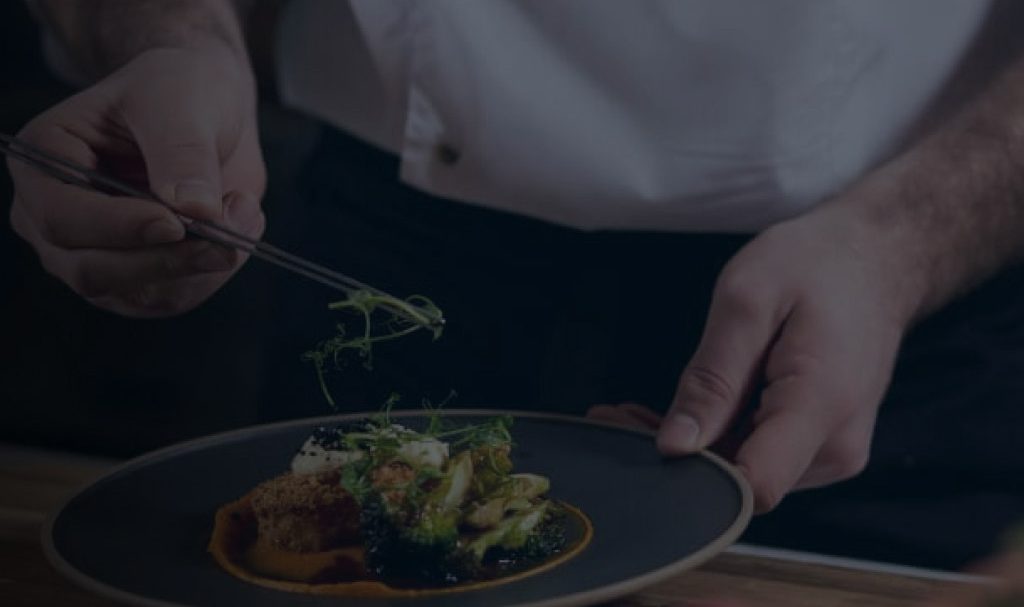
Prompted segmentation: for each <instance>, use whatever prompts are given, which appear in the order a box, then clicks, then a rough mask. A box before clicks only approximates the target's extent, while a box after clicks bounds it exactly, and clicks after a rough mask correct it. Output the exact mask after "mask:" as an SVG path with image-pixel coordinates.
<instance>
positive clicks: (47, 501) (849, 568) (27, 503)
mask: <svg viewBox="0 0 1024 607" xmlns="http://www.w3.org/2000/svg"><path fill="white" fill-rule="evenodd" d="M115 464H116V462H114V461H112V460H105V459H100V458H95V457H88V456H83V455H77V454H69V453H57V452H52V451H42V450H38V449H32V448H26V447H18V446H14V445H6V444H0V605H5V606H14V605H62V606H65V607H100V606H109V605H113V603H112V602H111V601H109V600H106V599H103V598H100V597H96V596H93V595H91V594H89V593H87V592H85V591H83V590H79V589H78V588H77V587H75V586H74V585H72V584H71V583H70V582H67V581H65V580H64V579H63V578H61V577H60V576H59V575H58V574H57V573H56V571H54V570H53V568H52V567H50V565H49V563H47V562H46V559H45V558H44V557H43V553H42V549H41V547H40V543H39V533H40V526H41V524H42V523H43V521H44V520H45V518H46V516H47V514H48V513H49V512H51V511H52V510H53V509H54V508H56V507H57V506H59V504H60V503H61V502H62V501H63V500H64V499H65V498H66V497H68V496H69V495H70V494H71V493H72V492H74V491H75V490H76V489H78V488H79V487H81V486H83V485H85V484H87V483H89V482H90V481H91V480H93V479H95V478H97V477H98V476H99V475H101V474H103V473H104V472H106V471H107V470H109V469H110V468H111V467H112V466H113V465H115ZM977 583H983V580H982V579H980V578H976V577H971V576H965V575H959V574H946V573H941V572H934V571H927V570H920V569H912V568H904V567H894V566H890V565H883V564H880V563H867V562H863V561H851V560H847V559H835V558H830V557H825V556H822V555H814V554H806V553H796V552H789V551H777V550H770V549H763V548H758V547H753V546H744V545H737V546H734V547H732V548H731V549H730V550H729V551H727V552H725V553H723V554H721V555H719V556H717V557H716V558H714V559H712V560H711V561H709V562H708V563H706V564H704V565H703V566H702V567H700V568H699V569H696V570H694V571H690V572H687V573H684V574H682V575H679V576H678V577H676V578H674V579H671V580H669V581H667V582H665V583H662V584H660V585H658V586H654V587H652V588H649V589H647V590H645V591H643V592H641V593H639V594H637V595H635V596H632V597H629V598H628V599H625V600H622V601H619V602H618V603H616V604H615V606H614V607H662V606H669V605H676V604H685V603H686V602H688V601H693V600H698V599H708V598H720V597H723V596H727V597H730V598H736V599H740V600H742V601H744V602H746V603H748V604H750V605H754V606H758V607H761V606H768V605H771V606H775V605H778V606H780V607H781V606H785V607H804V606H806V607H848V606H854V605H856V606H864V605H872V606H879V607H897V606H906V605H914V604H916V603H917V601H919V600H921V598H922V597H924V596H927V595H930V594H933V593H936V592H944V591H947V590H950V589H951V587H953V586H959V585H964V584H977Z"/></svg>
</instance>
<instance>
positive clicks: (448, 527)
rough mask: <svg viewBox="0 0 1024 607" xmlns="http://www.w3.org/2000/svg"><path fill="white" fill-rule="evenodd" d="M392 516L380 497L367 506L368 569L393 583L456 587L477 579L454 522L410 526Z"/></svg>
mask: <svg viewBox="0 0 1024 607" xmlns="http://www.w3.org/2000/svg"><path fill="white" fill-rule="evenodd" d="M401 519H402V517H401V516H400V515H396V513H392V512H390V510H389V509H388V507H387V506H386V505H385V503H384V500H383V499H381V497H380V495H373V496H371V497H369V498H368V499H367V500H366V502H364V504H363V507H362V514H361V523H362V532H363V545H364V547H365V550H366V566H367V569H368V570H369V571H370V572H371V573H373V574H375V575H376V576H378V577H380V578H381V579H383V580H387V581H389V582H397V583H401V582H403V581H405V582H415V583H425V584H433V585H445V584H455V583H458V582H460V581H462V580H465V579H469V578H470V577H472V576H473V574H474V572H475V571H476V569H475V564H474V563H473V562H472V561H470V560H468V559H466V558H465V556H464V554H463V553H462V552H461V551H459V550H458V547H459V546H458V543H459V536H458V529H457V527H456V526H455V524H454V521H451V522H449V520H446V519H445V518H443V517H441V518H437V519H426V520H421V521H420V522H419V524H416V525H414V526H409V525H406V524H405V521H403V520H401Z"/></svg>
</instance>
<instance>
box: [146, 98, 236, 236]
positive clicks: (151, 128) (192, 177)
mask: <svg viewBox="0 0 1024 607" xmlns="http://www.w3.org/2000/svg"><path fill="white" fill-rule="evenodd" d="M154 121H159V123H158V124H152V123H153V122H154ZM137 127H138V128H133V131H134V135H135V138H136V141H137V142H138V144H139V148H140V150H141V151H142V156H143V158H144V159H145V161H146V173H147V176H148V177H149V187H150V190H152V192H153V193H154V194H156V196H157V197H158V198H160V199H161V200H163V201H164V202H166V203H168V204H170V205H171V206H172V207H174V208H175V209H176V210H178V211H180V212H181V213H182V214H184V215H188V216H190V217H195V218H197V219H206V220H210V221H217V220H220V219H221V218H222V216H223V213H224V209H223V203H222V195H221V191H222V190H221V176H220V156H219V154H218V151H217V136H216V133H215V132H214V129H213V128H210V127H209V126H206V125H204V124H202V123H201V122H200V121H199V120H193V119H190V117H189V116H177V117H168V116H160V117H156V118H155V117H152V116H150V117H146V118H144V119H143V121H140V122H139V124H138V125H137Z"/></svg>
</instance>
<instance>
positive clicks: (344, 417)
mask: <svg viewBox="0 0 1024 607" xmlns="http://www.w3.org/2000/svg"><path fill="white" fill-rule="evenodd" d="M378 413H379V411H362V412H354V413H340V414H332V415H321V416H315V417H304V418H298V419H291V420H285V421H278V422H269V423H264V424H255V425H250V426H244V427H242V428H234V429H231V430H225V431H221V432H216V433H213V434H208V435H204V436H200V437H196V438H192V439H188V440H185V441H180V442H177V443H173V444H171V445H167V446H166V447H161V448H159V449H156V450H153V451H148V452H146V453H143V454H141V455H138V456H136V457H133V458H131V459H129V460H128V461H125V462H122V463H121V464H118V465H116V466H114V467H113V468H112V469H110V470H108V471H107V472H105V473H104V474H103V475H101V476H99V477H98V478H96V479H94V480H93V481H92V482H90V483H88V484H87V485H85V486H83V487H81V488H79V489H78V490H76V491H75V492H74V493H73V494H71V495H70V496H69V497H67V498H66V499H64V500H63V501H62V502H61V503H60V506H59V507H57V508H55V509H54V510H53V511H52V512H50V513H49V514H48V515H47V517H46V520H45V521H44V523H43V526H42V529H41V530H40V535H41V538H40V539H41V540H42V548H43V554H44V555H45V557H46V560H47V561H48V562H49V563H50V565H51V566H52V567H53V568H54V569H56V570H57V572H58V573H59V574H61V575H62V576H64V577H65V578H66V579H68V580H70V581H71V582H73V583H74V584H76V585H77V586H79V587H80V588H82V589H84V590H87V591H90V592H93V593H95V594H97V595H100V596H103V597H106V598H109V599H112V600H114V601H117V602H119V603H123V604H130V605H138V606H140V607H192V606H190V605H186V604H183V603H171V602H167V601H164V600H161V599H154V598H150V597H146V596H143V595H140V594H136V593H134V592H129V591H126V590H122V589H120V588H117V587H116V586H112V585H110V584H107V583H105V582H102V581H100V580H97V579H95V578H93V577H91V576H89V575H87V574H85V573H83V572H82V571H80V570H79V569H77V568H76V567H75V566H74V565H72V564H71V563H69V562H68V561H67V560H66V559H65V558H64V557H63V556H62V555H61V554H60V552H59V551H58V550H57V547H56V545H55V543H54V541H53V540H54V538H53V529H54V526H55V525H56V522H57V519H58V518H60V515H61V513H63V512H64V510H65V509H66V508H67V507H68V506H69V505H70V504H71V502H73V501H75V500H76V499H78V498H79V497H80V496H82V495H83V494H85V493H87V492H88V491H91V490H92V489H93V487H96V486H97V485H99V484H101V483H103V482H106V481H108V480H109V479H111V478H113V477H115V476H118V475H121V474H124V473H126V472H130V471H131V470H133V469H135V468H139V467H143V466H145V465H147V464H149V463H151V462H155V461H161V460H165V459H167V458H169V457H173V456H174V455H175V454H177V453H185V452H189V451H194V450H197V449H201V448H203V447H206V446H208V445H214V444H218V443H220V442H223V441H225V440H230V439H233V438H241V437H244V436H245V435H248V434H258V433H262V432H268V431H273V430H278V429H286V428H291V427H294V426H305V425H310V424H318V423H335V422H345V421H349V420H352V419H362V418H366V417H369V416H373V415H377V414H378ZM434 413H436V412H435V411H427V410H423V409H395V410H392V411H391V412H390V415H392V416H394V417H426V416H428V415H432V414H434ZM442 414H443V415H444V416H446V417H480V416H494V415H511V416H512V417H513V418H514V419H515V418H525V419H539V420H545V421H554V422H561V423H569V424H576V425H584V426H596V427H600V428H606V429H611V430H616V431H620V432H626V433H629V434H637V435H641V436H648V437H654V436H655V432H654V431H652V430H646V429H642V428H636V427H631V426H625V425H621V424H617V423H614V422H607V421H603V420H596V419H590V418H586V417H583V416H577V415H567V414H562V413H546V412H538V411H523V410H517V409H487V408H468V409H463V408H459V409H452V410H446V411H442ZM695 456H696V457H703V458H705V459H707V460H708V461H710V462H711V463H712V464H714V465H715V466H717V467H718V468H719V469H721V470H722V471H723V472H725V473H726V475H727V476H728V477H729V478H730V479H731V480H732V481H733V483H734V485H735V486H736V488H737V490H738V491H739V493H740V507H739V512H737V514H736V517H735V518H734V519H733V521H732V523H730V525H729V527H728V528H726V529H725V531H723V532H722V533H720V534H719V535H718V536H717V537H716V538H715V539H714V540H712V541H711V542H709V543H708V544H707V545H705V546H703V547H702V548H700V549H699V550H697V551H695V552H693V553H692V554H690V555H688V556H686V557H684V558H682V559H679V560H677V561H673V562H671V563H669V564H667V565H665V566H663V567H659V568H658V569H654V570H652V571H648V572H647V573H643V574H641V575H637V576H633V577H631V578H629V579H626V580H622V581H620V582H615V583H612V584H606V585H603V586H599V587H597V588H593V589H590V590H584V591H582V592H576V593H573V594H568V595H563V596H561V597H554V598H548V599H542V600H540V601H533V602H529V603H517V604H515V605H513V606H512V607H582V606H584V605H593V604H597V603H601V602H605V601H612V600H615V599H618V598H621V597H623V596H627V595H629V594H632V593H635V592H637V591H639V590H641V589H643V588H647V587H650V586H652V585H655V584H657V583H658V582H661V581H664V580H666V579H668V578H670V577H673V576H675V575H677V574H679V573H682V572H684V571H687V570H689V569H693V568H694V567H697V566H698V565H700V564H702V563H704V562H706V561H708V560H710V559H711V558H712V557H713V556H715V555H717V554H719V553H720V552H722V551H723V550H725V549H726V548H728V547H729V546H730V545H731V544H733V543H734V542H735V541H736V540H737V539H739V536H740V535H741V534H742V533H743V531H744V530H745V529H746V527H747V525H748V524H749V523H750V519H751V517H752V516H753V509H754V499H753V493H752V491H751V488H750V485H749V483H748V482H747V480H746V478H745V477H744V476H743V475H742V474H741V473H740V472H739V470H737V469H736V467H735V466H733V465H732V464H730V463H729V462H728V461H726V460H725V459H724V458H722V457H721V456H719V455H717V454H715V453H712V452H711V451H708V450H706V449H704V450H701V451H699V452H697V453H694V454H693V455H691V456H687V457H695ZM412 604H413V603H410V605H412Z"/></svg>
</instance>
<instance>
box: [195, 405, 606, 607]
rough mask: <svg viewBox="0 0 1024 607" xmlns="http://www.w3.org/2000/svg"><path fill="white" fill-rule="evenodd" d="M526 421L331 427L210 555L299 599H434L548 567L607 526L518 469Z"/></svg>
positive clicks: (230, 507) (221, 522)
mask: <svg viewBox="0 0 1024 607" xmlns="http://www.w3.org/2000/svg"><path fill="white" fill-rule="evenodd" d="M512 425H513V419H512V417H511V416H508V415H497V416H494V417H491V418H487V419H484V420H483V421H479V422H476V423H457V422H447V423H446V421H445V418H444V417H443V416H442V415H441V414H440V413H434V414H432V415H430V416H429V422H428V423H427V427H426V428H424V429H422V430H414V429H412V428H410V427H407V426H405V425H403V424H400V423H397V422H395V421H394V420H392V418H391V416H390V414H389V413H388V412H384V413H382V414H379V415H376V416H374V417H372V418H368V419H366V420H359V421H350V422H346V423H343V424H336V425H327V426H320V427H317V428H316V429H315V430H314V431H313V433H312V435H311V436H310V437H309V438H308V439H306V441H305V443H303V445H302V446H301V447H300V448H299V449H298V451H297V452H296V454H295V455H294V456H293V457H292V459H291V465H290V469H289V470H288V471H287V472H284V473H282V474H280V475H278V476H275V477H273V478H271V479H269V480H266V481H264V482H262V483H260V484H259V485H257V486H256V487H255V488H254V489H253V490H251V491H249V492H248V493H246V494H245V496H243V497H241V498H240V499H238V500H236V501H233V502H230V503H228V504H225V505H224V506H222V507H221V508H220V509H219V510H218V511H217V516H216V519H215V523H214V529H213V534H212V537H211V539H210V546H209V550H210V553H211V554H212V555H213V556H214V558H215V559H216V561H217V563H218V564H219V565H220V566H221V567H223V568H224V570H225V571H227V572H228V573H230V574H232V575H234V576H235V577H237V578H239V579H241V580H244V581H247V582H251V583H254V584H259V585H261V586H266V587H268V588H274V589H277V590H283V591H288V592H301V593H310V594H323V595H336V596H341V597H376V598H384V597H423V596H430V595H441V594H454V593H458V592H471V591H474V590H480V589H483V588H488V587H493V586H497V585H499V584H504V583H510V582H513V581H515V580H519V579H523V578H525V577H527V576H530V575H535V574H537V573H540V572H543V571H547V570H549V569H552V568H554V567H557V566H558V565H560V564H562V563H564V562H566V561H568V560H569V559H571V558H572V557H574V556H576V555H577V554H579V553H580V552H582V551H583V550H584V549H585V548H586V546H587V544H588V543H589V542H590V539H591V538H592V537H593V526H592V525H591V523H590V520H589V519H588V518H587V516H586V515H585V514H584V513H583V512H582V511H580V510H579V509H578V508H576V507H575V506H573V505H571V504H568V503H565V502H561V501H556V500H552V499H550V498H549V497H548V492H549V490H550V488H551V482H550V481H549V479H548V478H547V477H545V476H542V475H539V474H533V473H529V472H513V467H514V466H513V462H512V458H511V453H512V441H513V435H512Z"/></svg>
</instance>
